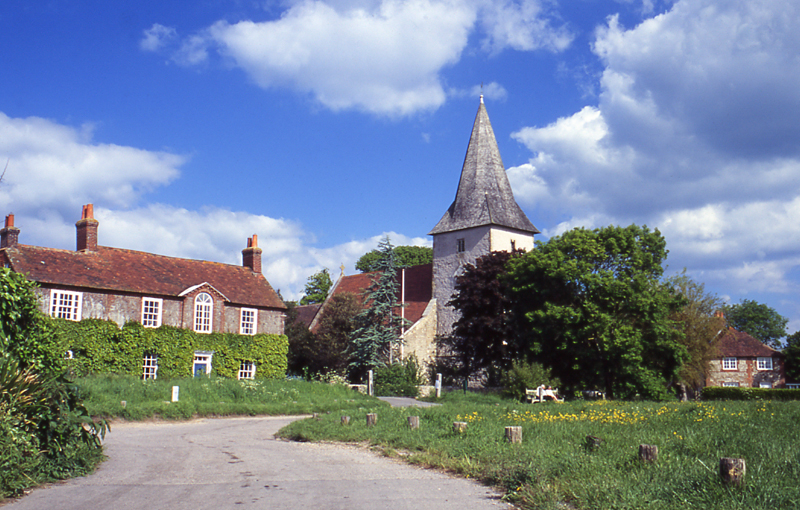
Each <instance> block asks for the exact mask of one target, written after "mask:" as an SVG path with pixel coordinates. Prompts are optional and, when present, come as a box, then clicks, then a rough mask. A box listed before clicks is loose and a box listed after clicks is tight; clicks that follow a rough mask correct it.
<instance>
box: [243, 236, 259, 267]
mask: <svg viewBox="0 0 800 510" xmlns="http://www.w3.org/2000/svg"><path fill="white" fill-rule="evenodd" d="M242 265H243V266H244V267H249V268H250V269H251V270H252V271H253V272H254V273H259V274H261V248H259V247H258V236H257V235H255V234H253V237H248V238H247V248H245V249H244V250H242Z"/></svg>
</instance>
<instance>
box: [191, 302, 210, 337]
mask: <svg viewBox="0 0 800 510" xmlns="http://www.w3.org/2000/svg"><path fill="white" fill-rule="evenodd" d="M203 297H207V298H208V300H205V299H203V300H202V301H201V298H203ZM193 331H194V332H195V333H211V332H212V331H214V298H213V297H211V294H209V293H208V292H201V293H200V294H198V295H196V296H195V297H194V321H193Z"/></svg>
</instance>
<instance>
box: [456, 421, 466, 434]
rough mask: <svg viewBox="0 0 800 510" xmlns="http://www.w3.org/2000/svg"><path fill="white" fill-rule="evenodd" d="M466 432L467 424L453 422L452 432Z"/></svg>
mask: <svg viewBox="0 0 800 510" xmlns="http://www.w3.org/2000/svg"><path fill="white" fill-rule="evenodd" d="M466 430H467V422H465V421H454V422H453V432H455V433H457V434H460V433H462V432H465V431H466Z"/></svg>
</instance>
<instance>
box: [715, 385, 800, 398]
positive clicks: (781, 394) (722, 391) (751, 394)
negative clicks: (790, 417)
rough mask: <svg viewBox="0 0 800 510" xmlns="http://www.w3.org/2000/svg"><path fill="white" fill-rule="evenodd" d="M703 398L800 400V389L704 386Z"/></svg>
mask: <svg viewBox="0 0 800 510" xmlns="http://www.w3.org/2000/svg"><path fill="white" fill-rule="evenodd" d="M702 398H703V400H800V390H787V389H780V388H736V387H730V388H729V387H723V386H709V387H708V388H703V394H702Z"/></svg>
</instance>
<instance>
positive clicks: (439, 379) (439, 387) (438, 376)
mask: <svg viewBox="0 0 800 510" xmlns="http://www.w3.org/2000/svg"><path fill="white" fill-rule="evenodd" d="M441 396H442V374H436V398H439V397H441Z"/></svg>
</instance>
